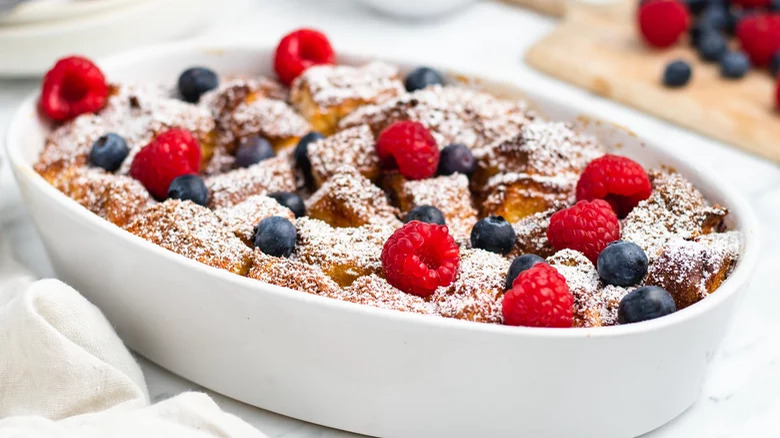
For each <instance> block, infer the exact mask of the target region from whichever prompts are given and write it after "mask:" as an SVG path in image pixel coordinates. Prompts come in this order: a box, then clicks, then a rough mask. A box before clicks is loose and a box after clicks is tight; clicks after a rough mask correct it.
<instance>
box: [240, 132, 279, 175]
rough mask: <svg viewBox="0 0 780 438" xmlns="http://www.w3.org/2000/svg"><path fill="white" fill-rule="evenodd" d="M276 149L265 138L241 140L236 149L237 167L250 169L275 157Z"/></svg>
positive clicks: (252, 137) (256, 137) (255, 137)
mask: <svg viewBox="0 0 780 438" xmlns="http://www.w3.org/2000/svg"><path fill="white" fill-rule="evenodd" d="M274 155H275V154H274V148H273V146H271V143H269V142H268V140H266V139H265V138H263V137H258V136H255V135H253V136H251V137H246V138H244V139H243V140H241V143H239V145H238V149H236V163H235V165H236V167H249V166H251V165H253V164H257V163H259V162H261V161H263V160H266V159H268V158H271V157H273V156H274Z"/></svg>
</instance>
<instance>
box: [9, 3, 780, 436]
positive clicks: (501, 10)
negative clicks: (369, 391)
mask: <svg viewBox="0 0 780 438" xmlns="http://www.w3.org/2000/svg"><path fill="white" fill-rule="evenodd" d="M238 1H241V2H242V3H239V4H238V5H239V6H240V7H238V6H233V8H235V11H234V13H232V14H230V15H229V17H230V19H229V22H226V23H222V24H219V25H217V26H216V27H215V28H213V29H212V30H210V31H209V33H208V35H207V36H205V37H203V38H205V39H207V40H209V41H216V40H228V41H234V40H251V41H259V42H268V43H269V44H273V43H275V42H276V40H278V38H279V37H280V36H281V35H282V34H284V33H285V32H286V31H289V30H291V29H293V28H296V27H300V26H303V25H306V26H314V27H317V28H320V29H322V30H324V31H325V32H326V33H327V34H328V35H329V36H330V38H331V40H332V41H333V42H334V45H335V47H336V49H337V50H338V48H345V49H350V50H355V51H361V52H367V53H372V52H375V53H377V54H378V55H380V56H381V55H382V54H386V55H387V56H392V57H407V58H411V59H414V60H418V61H419V62H420V63H430V64H438V65H446V66H450V67H453V68H457V67H458V66H465V67H464V68H468V69H469V70H474V69H482V70H484V71H487V72H490V74H491V75H494V76H498V77H500V78H504V79H506V80H509V81H514V82H516V83H517V84H519V85H521V86H525V87H532V88H535V89H539V88H544V89H546V90H548V91H552V92H556V93H561V94H564V95H566V98H567V99H568V100H570V101H572V102H574V103H575V104H580V105H587V106H588V107H589V108H590V109H591V112H592V113H593V114H596V115H598V116H600V117H601V118H603V119H607V120H612V121H615V122H617V123H620V124H623V125H625V126H628V127H630V128H631V129H633V130H634V131H635V132H637V133H638V134H640V135H641V136H645V137H653V138H655V139H658V140H659V143H661V144H666V145H667V147H668V148H669V149H672V150H674V151H675V152H677V153H679V154H684V155H685V156H687V157H689V158H690V159H692V160H696V161H698V162H701V163H702V164H704V165H707V166H708V167H709V168H711V169H713V171H715V172H718V174H719V175H720V176H721V177H722V178H724V179H725V180H727V181H728V182H729V183H730V184H734V185H735V186H736V188H737V190H738V191H740V192H741V193H742V194H743V195H744V196H745V197H746V198H747V199H748V200H749V202H750V204H752V206H753V207H754V208H755V210H756V213H757V215H758V217H759V220H760V222H761V225H762V232H763V233H762V234H763V242H762V243H763V248H762V251H763V256H762V260H761V262H760V264H759V268H758V271H757V272H756V276H755V279H754V280H753V284H752V287H751V290H750V292H749V294H748V295H747V297H746V298H745V300H744V301H743V303H742V306H741V308H740V310H739V312H738V314H737V316H736V320H735V321H734V324H733V327H732V329H731V330H730V332H729V335H728V337H727V339H726V340H725V342H724V344H723V346H722V348H721V350H720V352H719V353H718V354H717V356H716V358H715V360H714V361H713V363H712V365H711V367H710V373H709V375H708V377H707V379H706V382H705V385H704V389H703V391H702V395H701V397H700V399H699V400H698V402H697V403H696V404H695V405H694V406H693V407H692V408H690V409H689V410H688V411H687V412H685V413H684V414H683V415H681V416H680V417H678V418H677V419H675V420H673V421H672V422H671V423H669V424H667V425H666V426H663V427H661V428H660V429H658V430H656V431H654V432H651V433H649V434H648V435H646V436H648V437H652V438H661V437H699V436H706V437H731V436H740V437H742V436H746V437H747V436H749V437H758V436H778V435H779V434H780V432H778V431H779V430H780V364H779V362H780V337H779V336H778V334H780V318H778V310H779V309H780V290H778V289H779V288H778V280H777V279H774V280H773V279H772V277H771V275H770V274H771V273H772V272H774V269H777V266H780V233H776V232H774V230H773V227H774V226H775V225H777V221H778V219H780V168H778V167H777V166H776V165H774V164H771V163H769V162H766V161H762V160H760V159H757V158H755V157H753V156H750V155H748V154H745V153H742V152H739V151H738V150H736V149H733V148H730V147H728V146H726V145H724V144H721V143H719V142H716V141H713V140H710V139H707V138H704V137H702V136H699V135H696V134H694V133H691V132H689V131H687V130H685V129H681V128H678V127H676V126H673V125H670V124H668V123H665V122H663V121H660V120H657V119H654V118H652V117H649V116H646V115H643V114H641V113H639V112H637V111H634V110H631V109H628V108H626V107H623V106H621V105H619V104H615V103H613V102H610V101H608V100H605V99H602V98H599V97H596V96H593V95H591V94H589V93H587V92H584V91H582V90H579V89H577V88H574V87H572V86H569V85H566V84H563V83H560V82H558V81H556V80H554V79H551V78H548V77H545V76H543V75H542V74H540V73H537V72H535V71H534V70H532V69H531V68H530V67H528V66H526V65H524V64H523V62H522V57H523V52H524V51H525V49H526V48H527V47H528V46H529V45H530V44H531V43H532V42H533V41H534V40H536V39H537V38H539V37H540V36H541V35H543V34H544V33H545V32H547V31H549V30H550V29H551V28H552V27H553V25H554V22H553V21H552V20H551V19H549V18H546V17H542V16H540V15H537V14H534V13H532V12H528V11H525V10H522V9H519V8H516V7H514V6H510V5H508V4H504V3H498V2H487V1H484V2H480V3H477V4H475V5H473V6H471V7H470V8H469V9H467V10H464V11H461V12H459V13H456V14H453V15H449V16H446V17H443V18H440V19H437V20H434V21H427V22H422V21H420V22H403V21H397V20H393V19H388V18H385V17H382V16H379V15H376V14H375V13H373V12H372V11H369V10H367V9H364V8H362V7H360V6H359V5H358V3H357V2H355V1H354V0H352V1H350V0H336V1H319V0H309V1H305V0H285V1H260V0H251V1H250V0H238ZM215 3H216V2H215ZM220 3H222V2H220ZM222 4H224V3H222ZM572 56H576V54H572ZM0 62H2V60H0ZM582 62H587V59H583V60H582ZM37 85H38V83H37V81H35V80H0V135H3V133H4V131H5V128H6V125H7V123H8V121H9V119H10V116H11V114H12V112H13V110H14V108H15V106H16V105H17V103H18V102H20V100H21V99H22V98H23V97H24V96H25V95H27V94H28V93H30V92H32V91H33V90H35V88H36V87H37ZM0 138H3V139H4V135H3V136H2V137H0ZM778 141H780V139H778ZM2 155H4V152H2V153H0V157H2ZM9 173H10V172H9V169H8V168H7V163H3V167H2V168H0V229H1V230H2V231H1V232H0V239H7V240H8V242H9V243H10V246H11V248H12V251H13V253H14V255H15V256H16V258H17V259H18V260H20V261H21V262H22V263H23V264H24V265H26V266H28V267H29V268H30V269H32V270H33V271H34V272H36V273H37V274H39V275H41V276H51V275H53V273H52V271H51V268H50V266H49V264H48V261H47V260H46V256H45V253H44V251H43V248H42V246H41V243H40V241H39V238H38V237H37V235H36V233H35V230H34V228H33V226H32V224H31V222H30V219H29V216H28V215H27V213H26V211H25V209H24V206H23V204H22V203H21V201H20V199H19V194H18V191H17V188H16V186H15V182H14V181H13V179H12V178H11V176H10V174H9ZM0 263H2V261H0ZM269 360H273V359H272V358H271V359H269ZM140 361H141V364H142V366H143V369H144V371H145V373H146V379H147V383H148V385H149V389H150V393H151V394H152V396H153V399H154V400H159V399H164V398H166V397H168V396H170V395H173V394H175V393H178V392H181V391H184V390H187V389H192V388H197V386H196V385H195V384H193V383H191V382H187V381H185V380H184V379H181V378H179V377H177V376H175V375H173V374H171V373H169V372H167V371H165V370H162V369H160V368H159V367H157V366H155V365H153V364H151V363H149V362H147V361H145V360H143V359H140ZM215 398H216V400H217V401H218V402H219V403H220V404H221V406H222V407H223V408H224V409H226V410H227V411H230V412H233V413H235V414H236V415H238V416H239V417H241V418H243V419H245V420H246V421H248V422H250V423H252V424H253V425H255V426H257V427H258V428H260V429H261V430H262V431H263V432H265V433H266V434H267V435H268V436H269V437H282V436H284V437H288V438H298V437H300V438H303V437H344V436H351V434H348V433H345V432H341V431H336V430H332V429H327V428H323V427H320V426H316V425H313V424H308V423H304V422H301V421H298V420H294V419H290V418H287V417H284V416H281V415H277V414H274V413H271V412H267V411H263V410H260V409H257V408H254V407H251V406H248V405H245V404H242V403H239V402H236V401H233V400H230V399H227V398H225V397H221V396H218V395H215ZM605 421H609V420H608V419H605Z"/></svg>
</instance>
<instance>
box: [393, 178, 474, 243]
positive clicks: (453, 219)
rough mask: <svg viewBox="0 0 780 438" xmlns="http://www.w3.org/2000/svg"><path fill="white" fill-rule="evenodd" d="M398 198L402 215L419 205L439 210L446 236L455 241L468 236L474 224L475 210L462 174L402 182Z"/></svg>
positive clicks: (465, 179)
mask: <svg viewBox="0 0 780 438" xmlns="http://www.w3.org/2000/svg"><path fill="white" fill-rule="evenodd" d="M400 196H401V198H403V199H404V201H403V202H402V205H405V207H402V208H405V211H404V213H405V212H407V211H408V210H411V209H412V208H414V207H417V206H420V205H432V206H434V207H436V208H438V209H439V210H441V211H442V213H444V218H445V219H446V222H447V226H448V227H449V229H450V234H452V236H453V237H454V238H456V239H460V238H464V237H466V236H469V235H470V234H471V228H472V227H473V226H474V224H475V223H476V222H477V210H476V209H475V208H474V206H473V205H472V203H471V202H472V201H471V193H470V192H469V180H468V178H467V177H466V176H465V175H463V174H453V175H449V176H439V177H436V178H429V179H424V180H417V181H405V182H404V183H403V187H402V189H401V195H400Z"/></svg>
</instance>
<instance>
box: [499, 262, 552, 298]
mask: <svg viewBox="0 0 780 438" xmlns="http://www.w3.org/2000/svg"><path fill="white" fill-rule="evenodd" d="M537 263H547V262H546V261H545V260H544V259H543V258H541V257H539V256H538V255H536V254H523V255H521V256H518V257H515V259H514V260H512V264H511V265H509V271H507V273H506V289H507V290H509V289H512V283H514V282H515V278H517V276H518V275H520V274H521V273H522V272H523V271H527V270H529V269H531V268H532V267H533V266H534V265H535V264H537Z"/></svg>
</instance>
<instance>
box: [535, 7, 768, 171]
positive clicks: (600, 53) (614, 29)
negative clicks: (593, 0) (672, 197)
mask: <svg viewBox="0 0 780 438" xmlns="http://www.w3.org/2000/svg"><path fill="white" fill-rule="evenodd" d="M636 3H637V2H636V1H635V0H620V1H619V2H616V3H614V4H610V5H599V6H596V5H587V4H583V3H576V2H572V3H570V4H569V5H568V6H567V14H566V17H565V18H564V19H563V21H562V22H561V24H560V25H559V26H558V27H557V28H556V29H555V30H554V31H553V32H552V33H551V34H550V35H548V36H547V37H545V38H544V39H542V40H541V41H539V42H538V43H537V44H535V45H534V46H533V47H532V48H531V49H530V50H529V51H528V53H527V54H526V59H527V61H528V63H529V64H531V65H532V66H534V67H536V68H538V69H540V70H542V71H544V72H546V73H548V74H551V75H553V76H556V77H558V78H560V79H562V80H565V81H567V82H571V83H574V84H576V85H579V86H581V87H584V88H587V89H588V90H590V91H592V92H594V93H596V94H599V95H602V96H605V97H608V98H611V99H614V100H617V101H619V102H622V103H625V104H628V105H630V106H633V107H636V108H638V109H640V110H643V111H646V112H648V113H651V114H653V115H656V116H658V117H661V118H664V119H667V120H669V121H672V122H674V123H677V124H679V125H682V126H685V127H687V128H690V129H693V130H696V131H698V132H701V133H703V134H705V135H708V136H711V137H713V138H716V139H718V140H721V141H723V142H726V143H730V144H733V145H736V146H738V147H740V148H742V149H745V150H747V151H750V152H753V153H755V154H758V155H761V156H763V157H766V158H769V159H771V160H773V161H775V162H780V112H778V111H776V110H775V107H774V95H775V91H774V89H775V83H774V81H773V80H772V79H771V77H770V75H769V74H768V73H767V72H766V71H764V70H756V71H752V72H750V73H749V74H748V76H746V77H745V78H743V79H741V80H727V79H723V78H721V77H720V72H719V69H718V66H717V64H705V63H702V62H701V61H699V60H698V58H697V56H696V53H695V51H694V50H693V49H692V48H691V47H690V46H689V45H688V44H687V42H684V43H681V44H679V45H677V46H675V47H674V48H671V49H666V50H653V49H651V48H648V47H647V46H645V45H644V44H643V43H642V41H641V40H640V39H639V36H638V35H637V33H636V28H635V24H634V23H635V21H634V13H635V12H634V7H635V5H636ZM675 59H685V60H687V61H689V62H691V65H692V67H693V78H692V79H691V82H690V83H689V84H688V86H687V87H685V88H680V89H669V88H666V87H664V86H663V85H661V82H660V81H661V77H662V74H663V71H664V67H665V66H666V64H667V63H668V62H670V61H672V60H675ZM679 146H680V147H684V145H679Z"/></svg>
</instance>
